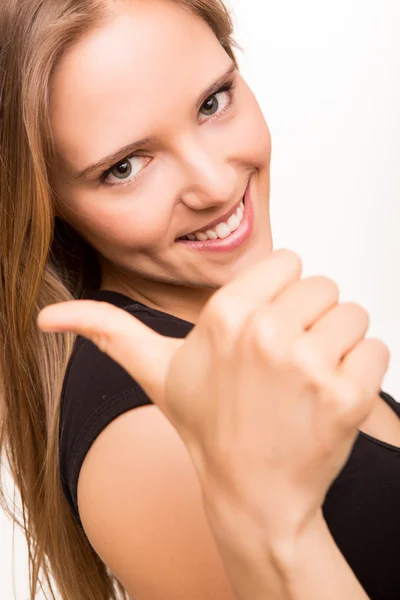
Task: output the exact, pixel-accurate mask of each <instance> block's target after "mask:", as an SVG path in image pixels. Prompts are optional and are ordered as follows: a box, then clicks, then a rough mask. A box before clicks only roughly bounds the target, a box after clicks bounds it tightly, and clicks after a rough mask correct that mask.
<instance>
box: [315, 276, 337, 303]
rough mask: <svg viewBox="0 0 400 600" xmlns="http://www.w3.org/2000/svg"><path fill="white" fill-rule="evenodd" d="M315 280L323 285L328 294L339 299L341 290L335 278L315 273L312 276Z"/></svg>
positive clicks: (322, 287) (319, 284)
mask: <svg viewBox="0 0 400 600" xmlns="http://www.w3.org/2000/svg"><path fill="white" fill-rule="evenodd" d="M312 279H314V281H316V283H317V284H318V286H320V287H321V289H322V290H323V291H324V292H326V294H327V295H328V296H332V297H333V298H335V299H336V300H338V299H339V295H340V290H339V286H338V284H337V283H336V281H334V280H333V279H330V278H329V277H326V276H325V275H315V276H314V277H312Z"/></svg>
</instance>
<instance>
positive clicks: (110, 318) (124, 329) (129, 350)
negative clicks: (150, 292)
mask: <svg viewBox="0 0 400 600" xmlns="http://www.w3.org/2000/svg"><path fill="white" fill-rule="evenodd" d="M37 324H38V326H39V328H40V329H41V330H42V331H47V332H55V331H60V332H64V331H71V332H73V333H76V334H79V335H81V336H84V337H86V338H88V339H89V340H91V341H92V342H93V343H94V344H96V346H97V347H98V348H99V349H100V350H101V351H102V352H104V353H105V354H107V355H108V356H110V357H111V358H112V359H113V360H115V361H116V362H117V363H119V364H120V365H121V366H122V367H123V368H124V369H125V370H126V371H127V372H128V373H129V374H130V375H131V377H133V378H134V379H135V380H136V381H137V382H138V384H139V385H140V386H141V387H142V388H143V389H144V391H145V392H146V394H147V395H148V396H149V397H150V398H151V400H152V401H153V402H154V403H155V404H156V405H157V406H158V407H159V408H160V409H161V410H163V411H164V408H165V389H166V385H165V384H166V378H167V374H168V369H169V364H170V362H171V359H172V358H173V356H174V355H175V353H176V351H177V350H178V349H179V348H180V347H181V346H182V345H183V343H184V341H185V340H184V339H176V338H169V337H165V336H163V335H160V334H159V333H156V332H155V331H153V330H152V329H150V327H147V325H144V324H143V323H142V322H141V321H139V319H137V318H136V317H134V316H133V315H130V314H129V313H128V312H126V311H125V310H122V308H117V307H116V306H114V305H112V304H109V303H107V302H98V301H95V300H71V301H68V302H59V303H57V304H52V305H51V306H47V307H46V308H44V309H43V310H42V311H41V312H40V313H39V315H38V318H37ZM164 412H165V411H164Z"/></svg>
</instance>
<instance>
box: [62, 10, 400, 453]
mask: <svg viewBox="0 0 400 600" xmlns="http://www.w3.org/2000/svg"><path fill="white" fill-rule="evenodd" d="M113 7H114V9H115V12H114V13H113V14H111V16H110V19H109V20H108V21H107V22H106V24H105V25H104V26H103V27H101V28H99V29H96V30H94V31H92V32H90V33H88V34H87V35H86V36H84V37H83V38H82V39H81V40H80V41H79V42H77V43H76V44H75V45H74V46H73V47H72V48H70V49H69V51H68V52H67V53H66V54H65V56H64V57H63V60H62V61H61V63H60V65H59V68H58V69H57V71H56V74H55V78H54V85H53V88H52V102H51V121H52V128H53V134H54V140H55V147H56V149H57V161H56V163H55V164H54V165H52V167H53V168H52V179H53V187H54V190H55V202H54V204H55V212H56V214H58V215H59V216H62V217H63V218H64V219H67V220H68V221H69V222H70V223H71V224H72V225H73V226H74V227H75V229H76V230H77V231H79V232H80V234H81V235H82V237H83V238H84V239H86V240H87V241H88V242H89V243H90V244H91V245H92V247H93V248H95V249H96V250H97V251H98V256H99V260H100V265H101V271H102V284H101V289H109V290H114V291H117V292H121V293H123V294H126V295H127V296H130V297H132V298H135V299H137V300H139V301H142V302H143V303H144V304H146V305H148V306H151V307H153V308H156V309H159V310H162V311H165V312H167V313H169V314H172V315H175V316H177V317H180V318H182V319H185V320H187V321H189V322H191V323H197V321H198V318H199V315H200V313H201V311H202V309H203V308H204V305H205V304H206V302H207V301H208V300H209V298H210V297H211V296H212V295H213V294H214V292H215V291H216V290H217V289H218V288H220V287H221V286H223V285H225V284H227V283H228V282H229V281H231V280H232V279H233V278H235V277H236V276H237V275H239V274H240V273H245V272H246V271H247V270H248V268H249V267H250V266H251V265H253V264H256V263H257V262H258V261H259V260H260V259H262V258H265V257H267V256H268V255H269V254H271V253H272V250H273V242H272V233H271V223H270V213H269V193H270V160H271V138H270V132H269V129H268V126H267V123H266V121H265V119H264V116H263V114H262V112H261V109H260V107H259V105H258V102H257V100H256V98H255V96H254V94H253V92H252V91H251V89H250V88H249V86H248V85H247V83H246V82H245V80H244V79H243V77H242V76H241V75H240V73H239V72H238V71H236V72H235V73H234V74H233V75H232V76H231V77H230V79H228V81H233V83H234V86H235V89H234V90H233V97H232V100H233V102H232V104H231V105H230V106H229V94H228V93H226V92H224V93H221V94H218V95H217V96H213V97H211V100H213V103H212V104H211V106H215V107H216V108H215V110H214V112H215V114H213V115H211V116H209V112H210V111H207V110H205V109H204V104H203V108H201V107H199V108H197V106H196V103H197V101H198V100H199V98H201V101H202V102H206V101H207V100H208V101H210V97H208V98H207V97H204V96H205V91H206V90H207V89H208V88H209V86H210V85H211V84H213V83H214V81H216V80H217V79H218V78H219V77H220V76H221V75H223V74H224V73H225V72H226V71H227V70H228V69H229V67H230V66H231V65H232V61H231V59H230V58H229V56H228V55H227V54H226V52H225V51H224V49H223V48H222V46H221V45H220V43H219V42H218V40H217V39H216V37H215V35H214V34H213V32H212V31H211V29H210V28H209V27H208V26H207V25H206V24H205V22H204V21H203V20H201V19H200V18H198V17H196V16H195V15H193V14H192V13H189V12H187V11H183V10H182V9H181V8H179V7H178V6H177V5H174V4H173V3H169V2H165V0H153V2H145V3H144V2H138V1H136V0H130V1H129V2H125V1H123V0H122V1H119V2H114V4H113ZM154 40H158V43H157V44H155V43H154ZM166 49H168V50H166ZM199 49H201V51H199ZM130 73H133V76H131V77H130V76H129V74H130ZM127 74H128V75H127ZM207 106H210V104H208V105H207ZM146 137H155V138H156V141H155V142H153V143H152V144H150V145H148V146H144V147H143V149H140V150H138V151H137V152H136V157H135V158H134V159H133V160H132V161H130V166H131V167H132V174H131V175H130V176H129V178H128V180H121V179H117V177H116V176H115V174H114V175H111V176H109V178H108V181H109V183H110V184H115V185H114V187H113V186H112V185H106V184H104V183H102V181H101V174H102V173H103V171H104V170H106V169H107V168H110V167H111V166H112V163H107V164H106V165H104V166H103V167H101V168H98V169H97V170H96V171H95V172H93V173H91V174H90V175H88V176H87V177H85V178H81V179H78V178H77V177H76V174H77V173H79V172H81V171H82V170H83V169H85V167H87V166H88V165H91V164H93V163H96V162H99V161H100V160H101V159H103V158H104V157H107V156H109V155H110V154H112V153H115V152H116V151H117V150H119V149H120V148H122V147H125V146H126V145H128V144H131V143H134V142H136V141H138V140H141V139H143V138H146ZM125 156H126V154H125ZM123 158H124V156H123V155H122V156H120V157H119V159H118V160H122V159H123ZM114 162H117V161H114ZM114 173H115V171H114ZM136 175H137V176H136ZM135 176H136V178H135V179H134V177H135ZM249 179H250V185H251V192H252V204H253V210H254V230H253V233H252V235H251V236H250V238H249V239H248V240H247V241H246V242H245V243H244V244H243V245H242V246H241V247H239V248H238V249H236V250H235V251H233V252H229V253H228V252H225V253H202V252H198V251H196V250H193V249H188V248H185V247H184V245H182V244H178V243H176V242H175V240H176V238H178V237H180V236H182V235H184V234H185V233H188V232H190V231H194V230H197V229H201V228H202V227H204V226H205V225H206V224H208V223H209V222H210V221H212V220H214V219H216V218H218V217H219V216H220V215H224V214H226V213H227V212H228V211H229V210H230V208H231V207H233V206H234V205H235V204H236V203H237V202H238V201H239V200H240V198H242V196H243V194H244V191H245V188H246V185H247V183H248V181H249ZM118 184H119V185H118ZM362 430H363V431H365V432H366V433H369V434H370V435H372V436H374V437H377V438H379V439H383V440H384V441H387V442H389V443H392V444H393V445H399V446H400V423H399V420H398V419H397V417H396V416H395V415H394V413H393V412H392V410H391V409H390V408H389V407H388V406H387V404H386V403H384V402H383V401H382V400H381V399H380V398H377V401H376V405H375V408H374V410H373V411H372V412H371V413H370V415H369V417H368V418H367V419H366V421H365V422H364V423H363V426H362Z"/></svg>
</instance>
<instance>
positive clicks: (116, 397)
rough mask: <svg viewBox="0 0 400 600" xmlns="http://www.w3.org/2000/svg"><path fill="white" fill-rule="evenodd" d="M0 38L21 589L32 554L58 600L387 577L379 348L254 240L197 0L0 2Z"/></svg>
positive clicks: (218, 50)
mask: <svg viewBox="0 0 400 600" xmlns="http://www.w3.org/2000/svg"><path fill="white" fill-rule="evenodd" d="M0 40H1V44H2V46H1V51H0V98H1V103H0V155H1V157H2V160H1V161H0V205H1V207H2V212H1V230H0V231H1V238H0V242H1V253H0V267H1V274H2V286H0V312H1V315H2V319H1V320H0V345H1V347H2V349H3V353H2V356H1V369H0V370H1V375H2V387H3V390H4V392H3V394H4V406H5V411H4V418H3V420H2V424H1V425H2V429H1V439H0V444H1V448H2V450H3V452H4V453H5V454H6V457H7V459H8V462H9V464H10V466H11V470H12V474H13V476H14V479H15V482H16V485H17V487H18V489H19V491H20V493H21V499H22V504H23V508H24V522H23V526H24V530H25V534H26V538H27V541H28V544H29V549H30V557H29V558H30V565H31V581H30V587H31V599H32V600H33V599H34V598H35V595H36V591H37V589H38V587H39V576H41V580H43V579H44V580H45V581H47V583H48V584H49V586H50V592H51V595H52V597H53V598H55V597H56V593H57V594H59V595H61V598H62V599H63V600H99V599H102V600H117V599H122V598H128V597H131V598H135V599H137V600H165V599H171V600H172V599H173V600H179V599H182V600H183V599H185V600H186V599H187V598H190V600H206V599H210V600H211V599H214V598H218V599H219V600H232V599H233V598H234V597H237V598H241V600H247V599H249V600H250V599H251V600H255V599H256V598H271V599H272V598H273V599H274V600H283V599H285V600H287V598H289V599H290V600H303V599H307V600H314V599H315V600H316V599H317V598H318V600H319V599H320V598H322V597H323V598H324V599H325V600H330V598H334V599H335V600H336V599H337V598H338V597H341V598H342V600H350V599H351V600H354V599H355V598H360V599H364V598H366V593H368V594H370V596H371V598H373V600H391V599H392V598H393V599H394V598H395V597H397V596H396V594H397V591H398V589H399V585H400V581H399V574H398V568H397V562H396V561H395V558H394V557H395V553H394V552H393V549H394V547H395V545H396V542H397V540H398V539H399V538H400V531H399V529H398V527H397V528H396V525H395V524H394V523H393V520H392V518H391V517H392V514H391V511H390V510H388V509H387V507H388V506H393V505H396V502H397V500H400V487H399V486H400V478H396V477H395V470H396V465H397V463H398V456H399V455H400V454H399V450H398V446H400V441H399V440H400V425H399V419H398V415H396V411H397V413H398V409H397V407H396V403H395V402H394V401H393V399H392V398H391V397H390V396H388V395H387V394H385V393H383V392H381V393H380V395H379V396H378V392H379V391H380V385H381V382H382V377H383V374H384V372H385V369H386V367H387V360H388V356H387V349H386V347H385V346H384V345H383V344H382V343H381V342H379V341H377V340H367V339H365V335H366V333H367V330H368V315H367V314H366V312H365V310H364V309H362V308H361V307H359V306H357V305H344V304H339V301H338V289H337V286H336V284H334V282H332V281H330V280H327V279H326V278H309V279H305V280H301V261H300V260H299V258H298V257H297V256H296V255H294V254H293V253H290V252H287V251H286V252H285V251H282V252H273V248H272V233H271V225H270V214H269V192H270V173H269V171H270V159H271V140H270V134H269V130H268V126H267V124H266V122H265V119H264V117H263V114H262V112H261V110H260V107H259V105H258V103H257V100H256V98H255V96H254V94H253V92H252V91H251V89H250V88H249V86H248V85H247V83H246V81H245V80H244V79H243V77H242V75H241V73H240V71H239V69H238V65H237V62H236V59H235V54H234V50H233V48H234V42H233V39H232V23H231V20H230V17H229V14H228V12H227V10H226V8H225V7H224V5H223V4H222V2H221V1H220V0H152V2H145V1H143V0H108V1H106V0H5V1H3V2H2V3H1V6H0ZM73 300H78V302H77V303H74V302H68V301H73ZM64 301H66V304H64ZM60 303H61V304H60ZM49 304H60V306H57V307H50V308H48V309H47V312H46V311H45V312H43V313H41V314H40V318H39V325H40V327H42V329H43V330H47V331H51V332H55V331H59V333H52V334H51V335H49V334H46V333H45V332H44V331H42V330H41V329H39V328H38V326H37V318H38V315H39V313H40V312H41V311H42V309H43V308H44V307H46V306H47V305H49ZM76 304H78V306H77V305H76ZM110 304H111V305H114V306H109V305H110ZM54 308H55V309H58V312H57V310H56V311H54V310H53V311H52V309H54ZM121 309H122V310H121ZM74 311H75V312H74ZM132 315H133V316H132ZM133 317H135V318H133ZM52 319H53V320H52ZM76 334H81V335H78V336H77V335H76ZM83 336H84V337H83ZM85 338H89V339H85ZM100 350H102V351H100ZM118 363H119V364H118ZM361 423H363V427H364V428H366V430H365V432H364V433H360V434H358V431H357V429H358V426H359V425H361ZM374 436H377V437H379V438H380V439H379V440H377V439H376V438H375V437H374ZM349 456H350V458H349ZM348 458H349V461H348V462H347V459H348ZM345 464H346V466H345V468H344V469H343V467H344V465H345ZM372 488H374V489H375V490H376V489H379V490H380V494H379V497H375V496H374V495H373V494H371V489H372ZM2 499H3V505H5V498H4V497H3V498H2ZM10 512H12V509H10ZM378 516H379V518H378ZM368 544H371V546H372V547H373V548H374V549H375V550H376V551H377V552H376V553H375V554H370V555H368V554H366V553H365V548H366V547H367V546H368ZM289 549H290V551H289ZM339 549H340V550H339ZM376 556H378V558H379V565H378V566H377V563H376V560H375V557H376ZM316 562H317V564H318V568H315V564H316ZM321 573H323V574H324V578H323V580H322V579H320V578H319V576H320V574H321ZM52 582H55V587H54V585H53V584H52ZM359 582H361V584H362V585H360V583H359ZM327 583H328V584H329V586H327ZM52 585H53V587H52ZM363 588H364V589H365V590H366V592H364V590H363Z"/></svg>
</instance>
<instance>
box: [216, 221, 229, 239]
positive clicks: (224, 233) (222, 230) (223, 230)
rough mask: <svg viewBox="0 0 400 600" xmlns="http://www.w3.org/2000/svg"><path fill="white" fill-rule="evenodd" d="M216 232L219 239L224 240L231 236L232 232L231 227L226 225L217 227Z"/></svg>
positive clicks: (221, 224)
mask: <svg viewBox="0 0 400 600" xmlns="http://www.w3.org/2000/svg"><path fill="white" fill-rule="evenodd" d="M215 231H216V233H217V235H218V237H219V238H220V239H221V240H223V239H225V238H227V237H228V235H231V233H232V231H231V230H230V229H229V226H228V225H227V224H226V223H220V224H219V225H217V226H216V228H215Z"/></svg>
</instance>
